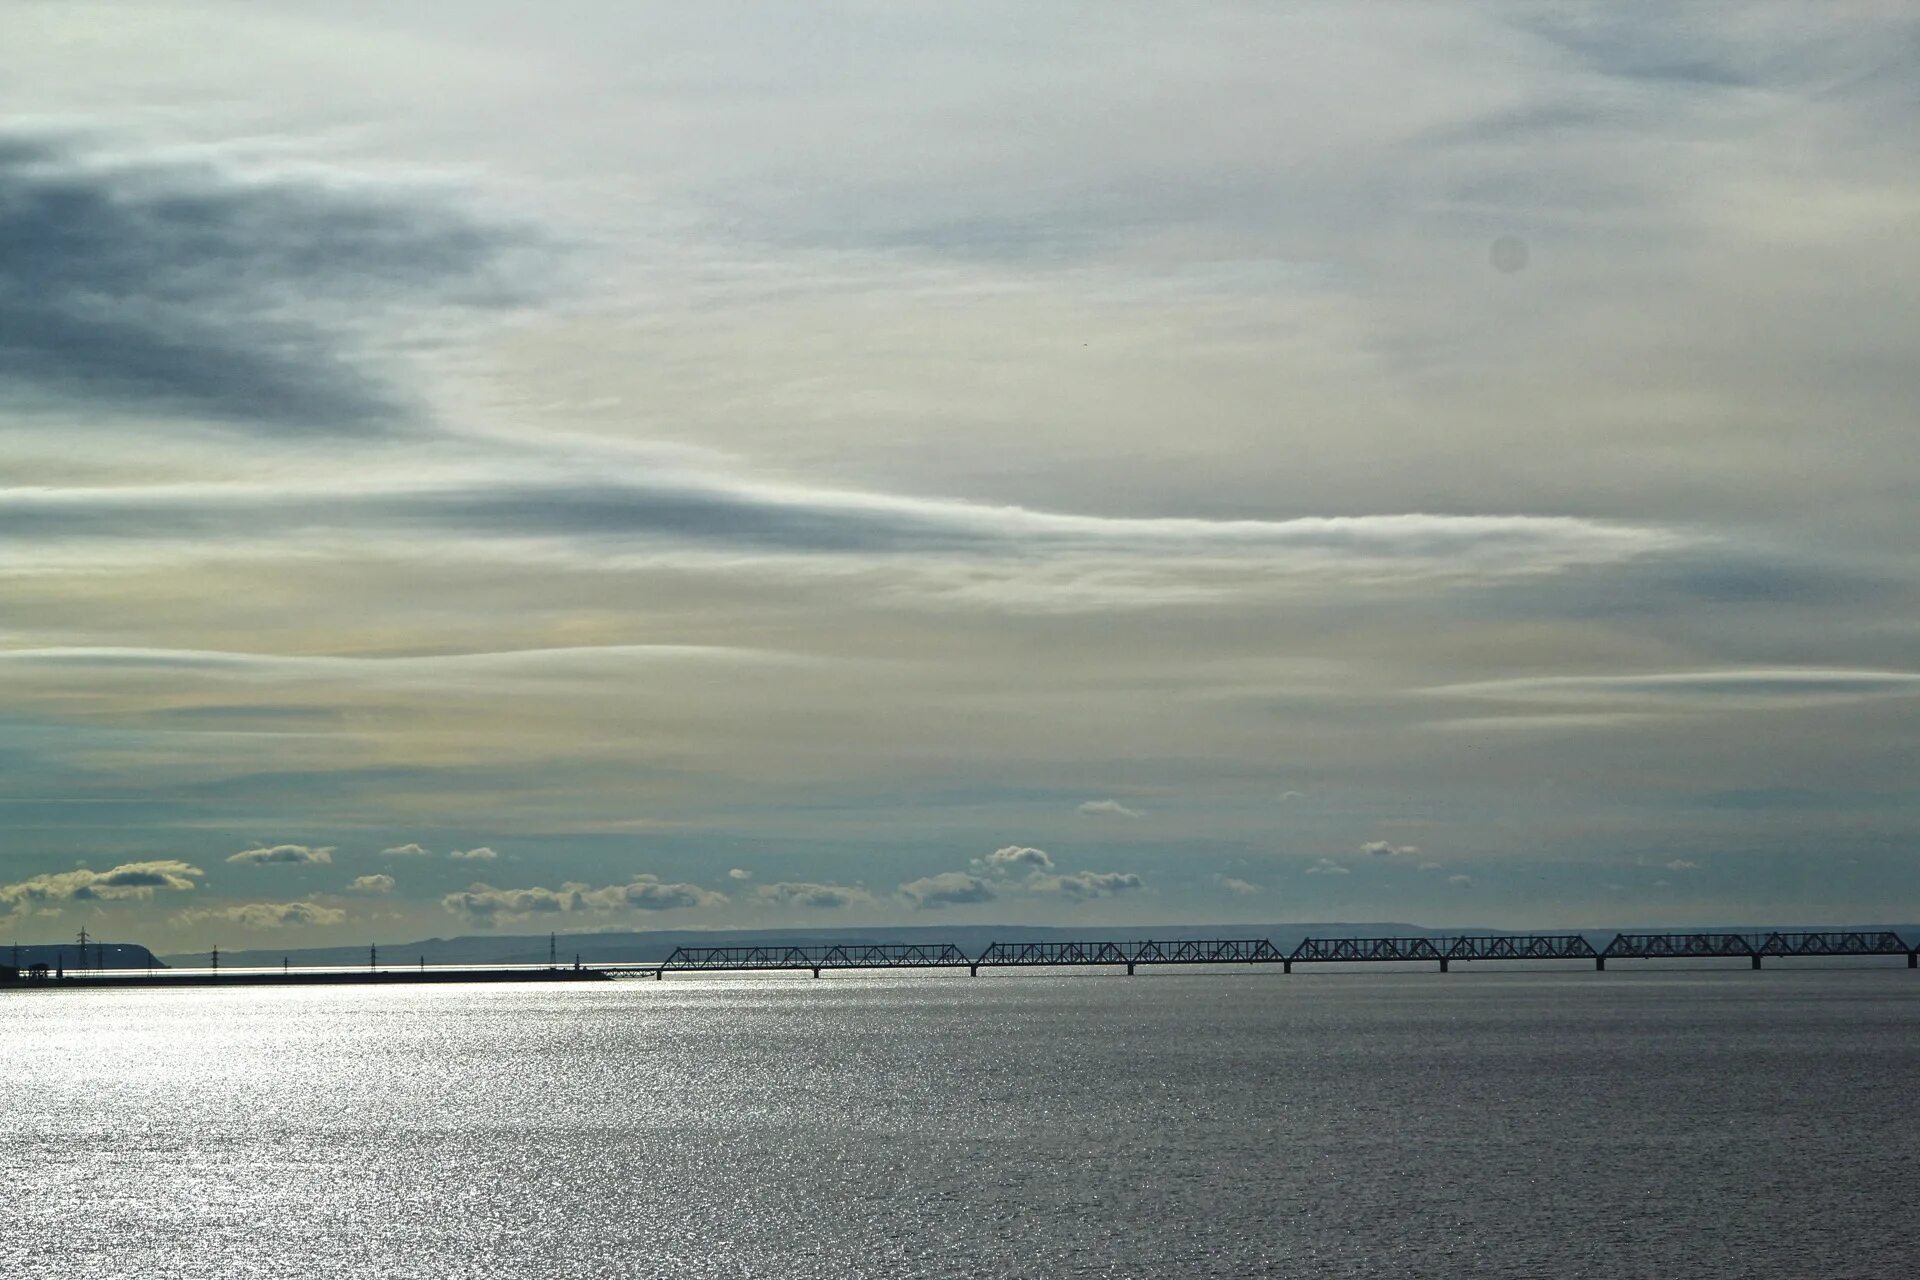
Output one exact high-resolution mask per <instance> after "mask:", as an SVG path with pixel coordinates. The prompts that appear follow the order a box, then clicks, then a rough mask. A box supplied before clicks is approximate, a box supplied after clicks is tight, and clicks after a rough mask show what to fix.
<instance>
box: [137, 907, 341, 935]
mask: <svg viewBox="0 0 1920 1280" xmlns="http://www.w3.org/2000/svg"><path fill="white" fill-rule="evenodd" d="M346 918H347V913H346V912H345V911H342V910H341V909H340V908H338V907H329V906H323V905H322V904H320V903H317V902H242V903H236V904H234V905H233V906H229V907H196V908H193V909H192V910H189V911H182V912H179V913H177V914H176V915H175V916H174V923H175V924H178V925H188V926H204V925H207V924H235V925H238V926H240V927H241V928H242V929H298V928H311V927H322V926H326V925H336V924H341V923H343V922H344V921H345V920H346Z"/></svg>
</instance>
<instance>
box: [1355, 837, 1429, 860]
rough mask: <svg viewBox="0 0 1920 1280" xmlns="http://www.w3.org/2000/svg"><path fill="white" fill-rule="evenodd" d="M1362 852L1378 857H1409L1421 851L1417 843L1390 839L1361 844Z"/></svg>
mask: <svg viewBox="0 0 1920 1280" xmlns="http://www.w3.org/2000/svg"><path fill="white" fill-rule="evenodd" d="M1360 852H1362V853H1365V854H1371V855H1372V856H1373V857H1376V858H1394V857H1401V858H1404V857H1407V856H1409V855H1411V854H1416V853H1418V852H1420V846H1419V845H1417V844H1394V843H1393V842H1392V841H1389V840H1369V841H1367V842H1366V843H1365V844H1363V845H1361V846H1360Z"/></svg>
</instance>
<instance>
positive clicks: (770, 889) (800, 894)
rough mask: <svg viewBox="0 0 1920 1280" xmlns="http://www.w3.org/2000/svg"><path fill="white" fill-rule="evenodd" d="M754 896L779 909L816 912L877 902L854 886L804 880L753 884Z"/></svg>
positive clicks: (869, 904) (757, 899) (864, 905)
mask: <svg viewBox="0 0 1920 1280" xmlns="http://www.w3.org/2000/svg"><path fill="white" fill-rule="evenodd" d="M753 897H754V899H755V900H756V901H758V902H764V903H767V904H769V905H771V906H778V907H803V908H806V909H809V910H815V911H835V910H839V909H841V908H844V907H870V906H874V905H875V904H876V903H877V901H878V900H877V899H876V898H875V897H874V896H873V895H872V894H871V893H868V892H867V891H866V890H865V889H862V888H860V887H859V886H857V885H845V884H813V883H809V882H806V881H789V880H782V881H779V882H777V883H774V884H763V885H756V886H755V887H754V890H753Z"/></svg>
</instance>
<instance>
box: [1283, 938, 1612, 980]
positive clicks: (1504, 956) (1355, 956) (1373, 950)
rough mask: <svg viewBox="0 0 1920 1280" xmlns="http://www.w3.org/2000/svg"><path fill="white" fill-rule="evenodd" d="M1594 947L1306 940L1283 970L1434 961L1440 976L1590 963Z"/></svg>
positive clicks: (1533, 941)
mask: <svg viewBox="0 0 1920 1280" xmlns="http://www.w3.org/2000/svg"><path fill="white" fill-rule="evenodd" d="M1597 957H1598V953H1597V952H1595V951H1594V949H1593V944H1592V943H1591V942H1588V941H1587V940H1586V938H1584V937H1583V936H1581V935H1580V934H1577V933H1511V934H1509V933H1496V934H1469V935H1466V936H1463V937H1455V938H1448V937H1419V938H1308V939H1307V940H1306V941H1304V942H1302V943H1301V944H1300V945H1299V946H1297V947H1295V948H1294V949H1293V953H1292V954H1291V955H1289V956H1287V957H1286V959H1285V961H1284V964H1285V966H1286V971H1287V972H1288V973H1292V972H1293V966H1294V965H1295V964H1298V963H1300V962H1302V961H1309V960H1310V961H1320V962H1329V963H1385V962H1388V961H1404V960H1433V961H1437V962H1438V963H1439V965H1440V972H1442V973H1445V972H1447V970H1448V969H1449V967H1450V966H1451V965H1452V963H1453V962H1454V961H1455V960H1592V959H1596V958H1597Z"/></svg>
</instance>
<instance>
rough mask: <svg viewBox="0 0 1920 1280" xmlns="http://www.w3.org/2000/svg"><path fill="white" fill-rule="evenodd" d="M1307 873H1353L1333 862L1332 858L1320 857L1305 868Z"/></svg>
mask: <svg viewBox="0 0 1920 1280" xmlns="http://www.w3.org/2000/svg"><path fill="white" fill-rule="evenodd" d="M1307 874H1308V875H1310V876H1345V875H1352V874H1353V873H1352V872H1350V871H1348V870H1347V869H1346V868H1345V867H1343V866H1341V865H1340V864H1339V863H1337V862H1335V861H1334V860H1333V859H1332V858H1320V859H1317V860H1315V862H1314V864H1313V865H1312V866H1310V867H1308V868H1307Z"/></svg>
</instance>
